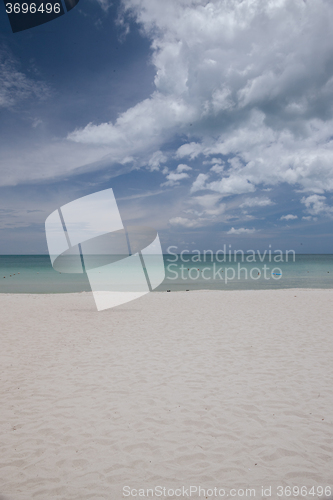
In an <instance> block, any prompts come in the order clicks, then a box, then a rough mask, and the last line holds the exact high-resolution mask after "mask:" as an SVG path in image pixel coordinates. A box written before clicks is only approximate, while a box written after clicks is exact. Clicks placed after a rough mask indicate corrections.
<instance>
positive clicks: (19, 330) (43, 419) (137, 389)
mask: <svg viewBox="0 0 333 500" xmlns="http://www.w3.org/2000/svg"><path fill="white" fill-rule="evenodd" d="M0 307H1V336H0V346H1V349H0V370H1V412H0V443H1V458H0V499H1V500H28V499H29V500H31V499H41V500H47V499H50V500H51V499H52V500H55V499H59V500H60V499H61V500H65V499H66V500H84V499H94V500H101V499H103V500H106V499H107V500H110V499H115V500H118V499H121V498H135V497H134V496H133V495H132V496H128V497H126V495H125V494H124V492H125V493H126V491H128V490H123V487H124V486H129V487H130V488H132V489H137V490H139V489H143V490H146V489H148V488H154V487H156V486H161V487H165V488H170V489H172V488H173V489H176V488H181V487H183V486H184V487H189V486H191V485H192V486H197V487H199V486H201V488H203V489H209V488H214V487H216V488H218V489H219V488H224V489H225V491H226V495H225V497H226V496H227V495H229V497H231V496H235V495H233V494H232V493H230V490H231V489H233V488H234V489H239V488H242V489H245V488H254V489H255V493H256V498H264V497H267V498H268V497H269V495H268V494H266V495H265V494H262V491H261V487H262V486H264V488H265V489H267V488H269V487H270V486H271V487H272V495H271V497H272V498H274V499H277V498H278V495H277V487H278V486H282V487H283V488H284V487H288V486H291V487H293V486H298V487H299V488H301V487H302V486H303V487H306V488H308V491H309V490H310V488H311V487H312V486H314V487H315V488H317V487H318V486H323V487H324V488H325V486H329V485H330V486H331V487H332V486H333V467H332V465H333V464H332V462H333V460H332V453H333V363H332V359H333V331H332V330H333V329H332V324H333V290H273V291H233V292H222V291H191V292H175V293H173V292H172V293H151V294H148V295H146V296H145V297H143V298H141V299H139V300H136V301H133V302H130V303H127V304H125V305H122V306H120V307H117V308H114V309H109V310H105V311H103V312H97V311H96V308H95V304H94V301H93V298H92V295H91V294H90V293H81V294H59V295H11V294H2V295H1V296H0ZM332 490H333V489H332ZM192 491H193V490H192ZM279 491H281V490H279ZM303 491H305V490H303ZM316 491H317V490H316ZM132 493H133V494H134V493H135V491H133V492H132ZM138 493H139V492H138ZM141 493H142V492H141ZM171 493H172V492H171ZM266 493H267V492H266ZM326 493H328V490H326ZM239 496H240V495H239ZM239 496H238V494H237V496H235V497H236V498H238V497H239ZM318 496H319V495H317V494H316V495H315V496H313V495H311V494H307V495H306V498H317V497H318ZM326 496H330V495H326ZM207 497H208V498H210V496H208V494H207V493H206V496H203V495H202V494H200V496H199V493H192V496H191V498H192V499H198V498H207ZM252 497H253V495H252ZM136 498H139V496H137V497H136ZM140 498H145V497H143V496H142V495H141V496H140ZM151 498H152V497H151ZM153 498H179V496H176V495H174V496H173V495H169V496H160V497H157V496H156V497H153ZM184 498H186V496H184ZM213 498H214V497H213ZM216 498H219V497H216ZM282 498H285V496H284V495H283V496H282ZM298 498H302V497H301V496H299V497H298ZM322 498H325V492H324V494H323V496H322Z"/></svg>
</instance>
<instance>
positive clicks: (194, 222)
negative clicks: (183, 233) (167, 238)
mask: <svg viewBox="0 0 333 500" xmlns="http://www.w3.org/2000/svg"><path fill="white" fill-rule="evenodd" d="M169 222H170V224H171V225H172V226H183V227H188V228H191V227H199V226H201V225H202V219H200V218H198V219H187V218H185V217H174V218H172V219H170V220H169Z"/></svg>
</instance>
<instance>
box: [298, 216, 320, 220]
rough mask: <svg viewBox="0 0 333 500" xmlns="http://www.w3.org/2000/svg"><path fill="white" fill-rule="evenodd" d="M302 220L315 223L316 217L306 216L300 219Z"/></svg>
mask: <svg viewBox="0 0 333 500" xmlns="http://www.w3.org/2000/svg"><path fill="white" fill-rule="evenodd" d="M302 219H304V220H309V221H310V220H313V221H316V220H317V217H312V215H306V216H304V217H302Z"/></svg>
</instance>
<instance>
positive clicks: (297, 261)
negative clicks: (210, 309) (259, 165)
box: [0, 254, 333, 293]
mask: <svg viewBox="0 0 333 500" xmlns="http://www.w3.org/2000/svg"><path fill="white" fill-rule="evenodd" d="M251 258H252V257H251ZM176 259H177V260H176ZM183 259H184V260H185V259H186V262H185V261H182V259H181V257H180V256H177V257H176V256H174V255H164V266H165V272H166V278H165V280H164V282H163V283H162V284H161V285H160V286H159V287H158V288H157V289H156V291H165V290H171V291H177V290H199V289H207V290H256V289H274V288H333V255H331V254H330V255H304V254H298V255H296V256H295V258H293V256H292V255H289V256H288V262H286V256H282V259H283V262H274V261H273V259H270V258H269V256H267V255H266V256H265V257H263V256H260V257H259V256H256V259H255V261H254V262H247V261H246V255H245V256H244V257H243V258H242V256H241V255H237V258H236V262H234V256H233V255H232V257H231V262H229V258H228V257H227V258H226V259H225V260H226V262H221V256H217V258H216V256H213V258H212V257H211V256H210V255H206V256H205V259H204V256H203V255H200V256H198V255H188V254H187V255H184V256H183ZM199 259H200V260H199ZM218 259H219V260H220V262H219V261H218ZM242 260H243V262H242ZM261 260H262V261H261ZM270 260H271V261H270ZM181 266H183V267H181ZM238 266H239V267H238ZM264 266H266V270H265V269H264ZM273 268H278V269H275V270H274V272H275V273H276V274H274V275H272V270H273ZM129 272H131V270H130V268H129ZM258 272H259V273H260V274H259V275H258ZM280 273H281V274H282V275H281V276H280V275H279V274H280ZM82 291H90V286H89V282H88V279H87V277H86V275H85V274H64V273H58V272H57V271H55V270H54V269H53V267H52V266H51V262H50V258H49V256H48V255H14V256H12V255H11V256H6V255H2V256H0V293H1V292H2V293H64V292H82Z"/></svg>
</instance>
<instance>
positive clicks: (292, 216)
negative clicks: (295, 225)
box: [280, 214, 298, 220]
mask: <svg viewBox="0 0 333 500" xmlns="http://www.w3.org/2000/svg"><path fill="white" fill-rule="evenodd" d="M294 219H298V216H297V215H292V214H288V215H282V217H280V220H294Z"/></svg>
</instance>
